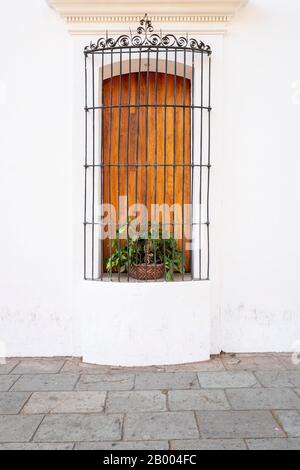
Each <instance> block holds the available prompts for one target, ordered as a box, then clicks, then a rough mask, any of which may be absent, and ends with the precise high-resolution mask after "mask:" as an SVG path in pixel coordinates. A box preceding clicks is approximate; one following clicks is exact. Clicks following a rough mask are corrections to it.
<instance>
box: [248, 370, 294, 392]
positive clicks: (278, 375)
mask: <svg viewBox="0 0 300 470" xmlns="http://www.w3.org/2000/svg"><path fill="white" fill-rule="evenodd" d="M255 375H256V377H257V378H258V380H259V381H260V383H261V384H262V385H263V386H264V387H281V388H283V387H300V369H299V371H297V370H266V371H259V372H256V374H255Z"/></svg>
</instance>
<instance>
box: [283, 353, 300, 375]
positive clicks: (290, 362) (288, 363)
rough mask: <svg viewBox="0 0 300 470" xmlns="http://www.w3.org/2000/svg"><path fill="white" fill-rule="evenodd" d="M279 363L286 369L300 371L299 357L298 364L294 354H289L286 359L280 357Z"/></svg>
mask: <svg viewBox="0 0 300 470" xmlns="http://www.w3.org/2000/svg"><path fill="white" fill-rule="evenodd" d="M279 362H280V363H281V364H282V365H283V366H284V367H285V369H288V370H298V371H300V362H299V355H298V357H297V361H296V363H295V360H294V357H293V355H292V354H288V355H286V356H285V357H284V356H279Z"/></svg>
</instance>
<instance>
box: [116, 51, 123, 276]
mask: <svg viewBox="0 0 300 470" xmlns="http://www.w3.org/2000/svg"><path fill="white" fill-rule="evenodd" d="M119 84H120V90H119V116H118V225H117V227H118V232H117V234H118V260H119V262H118V281H119V282H120V280H121V271H120V184H121V178H120V151H121V147H120V145H121V112H122V111H121V109H122V108H121V104H122V51H121V50H120V79H119Z"/></svg>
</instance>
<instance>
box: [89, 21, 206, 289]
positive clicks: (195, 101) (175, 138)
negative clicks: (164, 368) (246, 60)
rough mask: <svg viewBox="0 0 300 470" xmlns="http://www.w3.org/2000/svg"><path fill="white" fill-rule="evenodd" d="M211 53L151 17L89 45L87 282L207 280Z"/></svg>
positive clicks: (203, 45)
mask: <svg viewBox="0 0 300 470" xmlns="http://www.w3.org/2000/svg"><path fill="white" fill-rule="evenodd" d="M211 53H212V51H211V48H210V46H208V45H206V44H205V43H203V42H202V41H199V40H197V39H194V38H189V37H188V35H186V37H183V36H181V37H177V36H175V35H174V34H167V35H163V34H162V32H160V34H157V33H155V32H154V28H153V26H152V23H151V21H150V19H149V18H148V16H147V15H145V17H144V18H143V19H141V21H140V25H139V26H138V28H137V32H136V33H135V34H132V33H131V32H130V34H129V35H125V34H122V35H120V36H119V37H116V38H112V37H108V34H106V37H102V38H100V39H98V41H97V42H95V43H94V42H91V43H90V45H89V46H87V47H85V49H84V57H85V107H84V109H85V163H84V170H85V197H84V278H85V279H87V280H98V281H105V280H108V281H118V282H132V281H138V280H140V281H147V280H156V281H160V280H167V281H186V280H208V279H209V272H210V233H209V232H210V230H209V229H210V227H209V226H210V222H209V216H210V212H209V196H210V172H211V150H210V146H211V110H212V108H211Z"/></svg>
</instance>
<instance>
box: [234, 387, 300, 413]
mask: <svg viewBox="0 0 300 470" xmlns="http://www.w3.org/2000/svg"><path fill="white" fill-rule="evenodd" d="M226 393H227V397H228V399H229V401H230V403H231V405H232V407H233V409H234V410H291V409H300V399H299V397H298V396H297V395H296V393H295V392H294V391H293V390H290V389H288V388H284V389H278V388H243V389H228V390H227V392H226Z"/></svg>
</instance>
